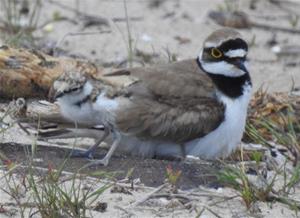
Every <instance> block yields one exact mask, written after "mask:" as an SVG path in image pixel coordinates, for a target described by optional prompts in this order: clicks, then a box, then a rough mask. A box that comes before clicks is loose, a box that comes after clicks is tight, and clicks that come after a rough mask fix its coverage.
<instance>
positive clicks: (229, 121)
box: [186, 85, 251, 159]
mask: <svg viewBox="0 0 300 218" xmlns="http://www.w3.org/2000/svg"><path fill="white" fill-rule="evenodd" d="M250 97H251V86H250V85H246V86H245V87H244V93H243V95H242V96H240V97H239V98H237V99H231V98H228V97H227V96H224V95H220V96H219V98H220V100H221V101H222V102H223V103H224V104H225V106H226V108H225V118H224V121H223V122H222V123H221V125H220V126H219V127H218V128H217V129H215V130H214V131H212V132H211V133H209V134H208V135H206V136H205V137H203V138H200V139H195V140H193V141H191V142H188V143H186V147H187V154H189V155H194V156H199V157H203V158H207V159H211V158H217V157H226V156H228V155H229V154H230V153H231V152H232V151H233V150H235V149H236V148H237V146H238V145H239V143H240V142H241V139H242V136H243V132H244V130H245V124H246V117H247V108H248V104H249V100H250Z"/></svg>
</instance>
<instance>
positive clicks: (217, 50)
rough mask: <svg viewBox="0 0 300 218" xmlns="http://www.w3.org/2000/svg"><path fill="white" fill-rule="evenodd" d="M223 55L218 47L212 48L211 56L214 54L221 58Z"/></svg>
mask: <svg viewBox="0 0 300 218" xmlns="http://www.w3.org/2000/svg"><path fill="white" fill-rule="evenodd" d="M222 55H223V54H222V52H221V51H220V50H219V49H217V48H213V49H212V50H211V56H213V57H214V58H220V57H222Z"/></svg>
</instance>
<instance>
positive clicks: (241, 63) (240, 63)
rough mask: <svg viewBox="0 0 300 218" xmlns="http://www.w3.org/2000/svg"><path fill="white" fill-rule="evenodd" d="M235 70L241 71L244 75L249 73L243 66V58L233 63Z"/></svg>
mask: <svg viewBox="0 0 300 218" xmlns="http://www.w3.org/2000/svg"><path fill="white" fill-rule="evenodd" d="M233 64H234V65H235V66H236V67H237V68H239V69H241V70H242V71H244V72H245V73H249V72H248V70H247V68H246V66H245V59H244V58H238V59H236V60H235V61H234V63H233Z"/></svg>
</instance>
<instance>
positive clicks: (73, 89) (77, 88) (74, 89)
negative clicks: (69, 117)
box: [70, 87, 80, 92]
mask: <svg viewBox="0 0 300 218" xmlns="http://www.w3.org/2000/svg"><path fill="white" fill-rule="evenodd" d="M79 89H80V87H75V88H72V89H71V90H70V91H71V92H75V91H77V90H79Z"/></svg>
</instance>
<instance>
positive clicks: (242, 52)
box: [224, 49, 247, 58]
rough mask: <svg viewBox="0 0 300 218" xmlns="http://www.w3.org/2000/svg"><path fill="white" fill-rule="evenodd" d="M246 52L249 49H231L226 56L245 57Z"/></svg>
mask: <svg viewBox="0 0 300 218" xmlns="http://www.w3.org/2000/svg"><path fill="white" fill-rule="evenodd" d="M246 54H247V51H246V50H244V49H235V50H229V51H227V52H225V53H224V55H225V56H227V57H230V58H235V57H244V56H245V55H246Z"/></svg>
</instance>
